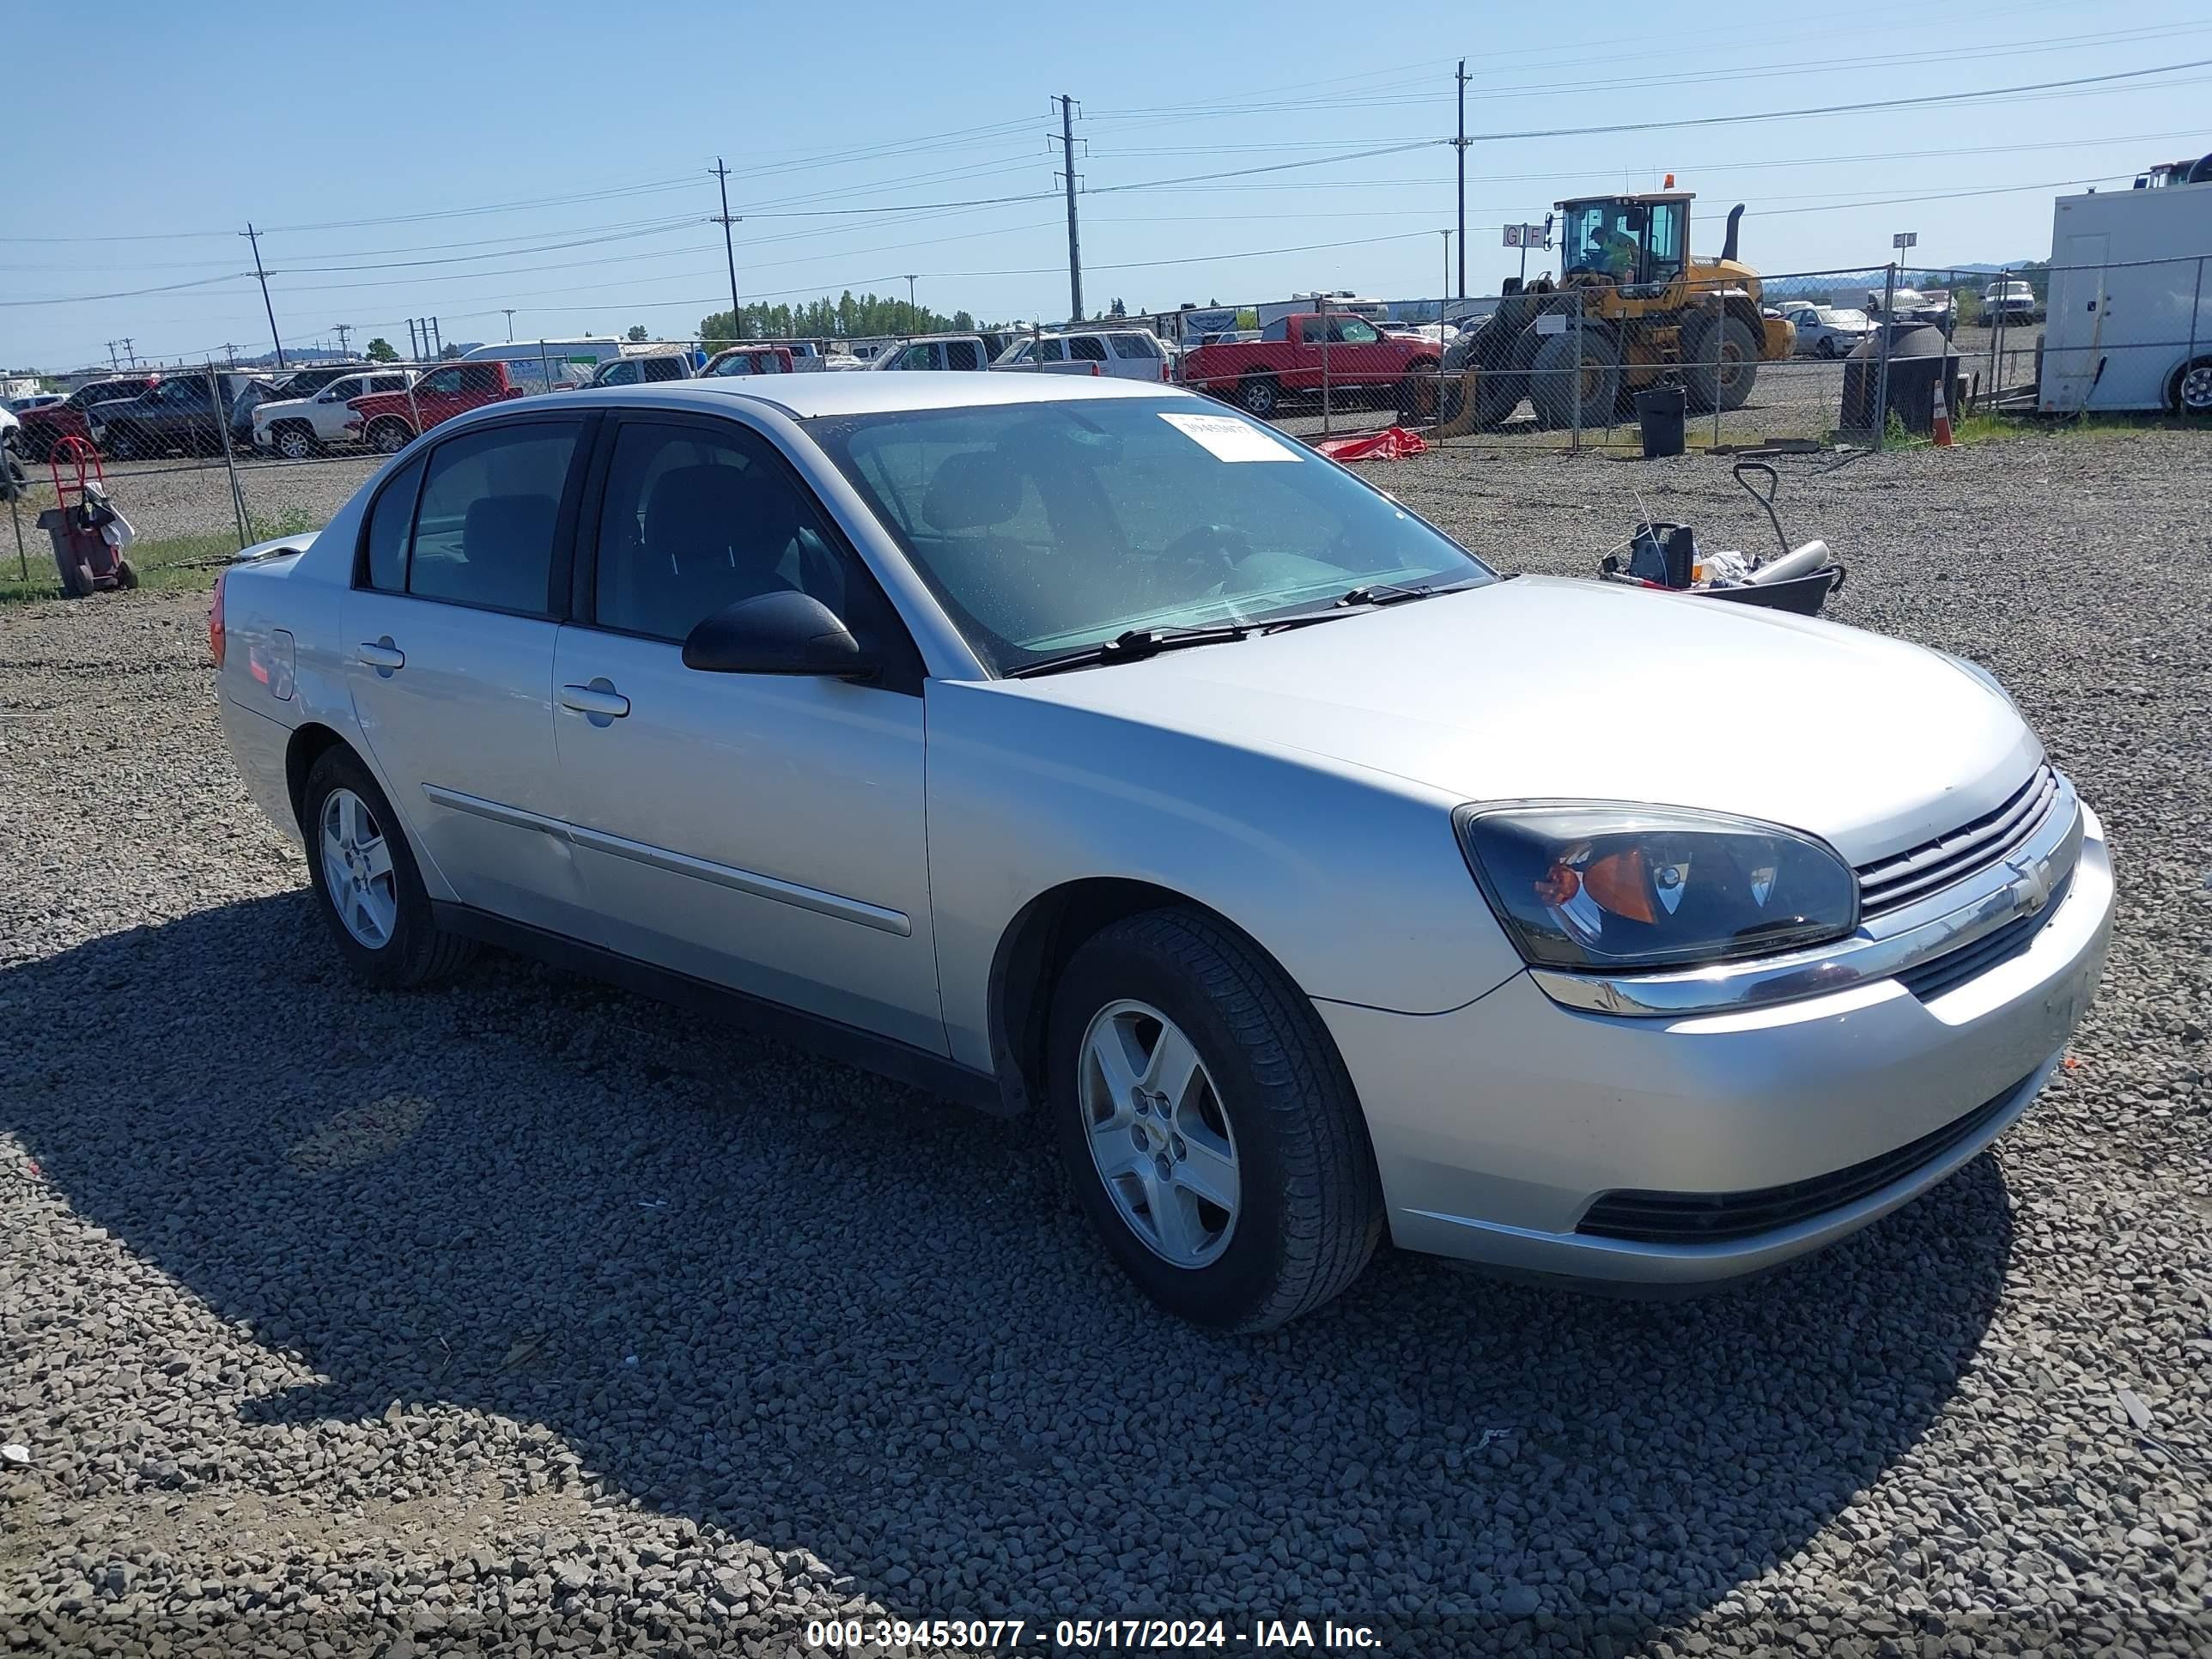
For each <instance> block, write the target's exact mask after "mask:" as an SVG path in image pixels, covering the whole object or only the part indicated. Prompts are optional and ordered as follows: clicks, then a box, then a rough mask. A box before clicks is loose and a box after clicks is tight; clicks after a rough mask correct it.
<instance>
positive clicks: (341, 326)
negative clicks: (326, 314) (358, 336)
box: [331, 323, 353, 357]
mask: <svg viewBox="0 0 2212 1659" xmlns="http://www.w3.org/2000/svg"><path fill="white" fill-rule="evenodd" d="M331 327H332V328H334V329H336V330H337V331H338V356H341V357H344V356H350V355H351V352H350V350H349V347H348V345H347V343H346V336H347V335H349V334H350V333H352V332H353V325H352V324H351V323H332V324H331Z"/></svg>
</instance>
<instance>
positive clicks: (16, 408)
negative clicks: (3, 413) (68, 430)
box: [8, 392, 69, 417]
mask: <svg viewBox="0 0 2212 1659" xmlns="http://www.w3.org/2000/svg"><path fill="white" fill-rule="evenodd" d="M68 398H69V393H67V392H26V393H25V394H24V395H23V396H22V397H20V398H9V399H8V412H9V414H11V415H14V416H19V417H20V416H25V415H27V414H29V413H30V412H31V411H32V410H34V409H45V408H46V407H47V406H48V405H49V404H58V403H63V402H65V401H66V400H67V399H68Z"/></svg>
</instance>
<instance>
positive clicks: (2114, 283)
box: [2036, 163, 2212, 415]
mask: <svg viewBox="0 0 2212 1659" xmlns="http://www.w3.org/2000/svg"><path fill="white" fill-rule="evenodd" d="M2196 171H2197V173H2206V172H2208V171H2212V169H2207V168H2206V167H2204V166H2203V164H2202V163H2200V164H2198V166H2197V168H2196ZM2153 176H2154V178H2160V179H2170V180H2173V181H2174V182H2166V183H2159V184H2155V185H2148V186H2143V185H2139V186H2138V187H2137V188H2136V189H2134V190H2113V191H2090V192H2088V193H2087V194H2086V195H2081V196H2062V197H2059V198H2058V201H2057V207H2056V210H2055V211H2054V214H2053V217H2052V222H2051V293H2050V298H2049V301H2048V305H2047V308H2046V315H2045V322H2044V326H2043V345H2042V368H2041V371H2040V374H2039V380H2038V385H2037V388H2036V406H2037V408H2039V409H2040V410H2044V411H2045V412H2046V413H2050V414H2058V415H2071V414H2075V413H2078V412H2081V411H2083V410H2171V409H2179V408H2180V407H2181V406H2182V404H2183V403H2184V400H2186V403H2187V405H2188V408H2189V409H2190V410H2191V412H2193V413H2212V307H2208V305H2207V303H2206V302H2207V300H2208V298H2212V178H2208V179H2207V180H2206V181H2205V182H2203V183H2201V184H2193V185H2192V184H2185V183H2181V182H2179V180H2181V179H2185V178H2188V177H2190V176H2191V173H2189V172H2187V171H2185V170H2184V169H2181V168H2173V169H2160V170H2159V171H2158V172H2157V173H2154V175H2153Z"/></svg>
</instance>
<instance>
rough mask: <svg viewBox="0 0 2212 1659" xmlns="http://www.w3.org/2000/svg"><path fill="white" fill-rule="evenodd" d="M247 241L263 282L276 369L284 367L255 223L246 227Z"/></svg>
mask: <svg viewBox="0 0 2212 1659" xmlns="http://www.w3.org/2000/svg"><path fill="white" fill-rule="evenodd" d="M246 240H247V241H249V242H251V243H252V244H253V274H254V275H255V276H257V277H258V278H260V281H261V308H262V309H263V310H264V311H265V312H267V313H269V338H270V343H272V344H274V345H275V346H276V367H277V368H283V367H284V342H283V341H282V340H281V339H278V338H277V337H276V307H275V306H273V305H270V303H269V273H268V272H267V271H265V270H263V269H262V268H261V238H260V237H258V236H257V235H256V234H254V231H253V222H252V220H248V221H247V222H246Z"/></svg>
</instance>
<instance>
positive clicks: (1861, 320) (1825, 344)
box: [1787, 306, 1874, 357]
mask: <svg viewBox="0 0 2212 1659" xmlns="http://www.w3.org/2000/svg"><path fill="white" fill-rule="evenodd" d="M1787 314H1788V316H1789V320H1790V322H1792V323H1794V324H1796V328H1797V355H1798V356H1801V357H1805V356H1811V357H1848V356H1850V355H1851V353H1852V352H1853V351H1854V350H1856V349H1857V347H1858V345H1859V343H1860V342H1861V341H1863V340H1864V339H1865V338H1866V337H1868V336H1869V335H1870V334H1872V333H1873V332H1874V319H1872V318H1871V317H1869V316H1868V315H1867V314H1866V313H1864V312H1863V311H1842V310H1838V308H1837V307H1834V306H1805V307H1800V308H1798V309H1796V310H1795V311H1792V312H1790V313H1787Z"/></svg>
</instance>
